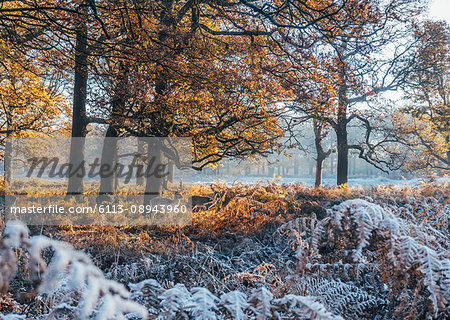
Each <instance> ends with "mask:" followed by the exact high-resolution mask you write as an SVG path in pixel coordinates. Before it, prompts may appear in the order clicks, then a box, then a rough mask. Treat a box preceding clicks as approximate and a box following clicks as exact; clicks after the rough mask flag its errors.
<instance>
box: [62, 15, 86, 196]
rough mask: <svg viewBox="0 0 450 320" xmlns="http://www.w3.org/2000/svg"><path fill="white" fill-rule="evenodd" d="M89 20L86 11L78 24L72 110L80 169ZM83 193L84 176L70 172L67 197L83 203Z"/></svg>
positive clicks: (73, 151)
mask: <svg viewBox="0 0 450 320" xmlns="http://www.w3.org/2000/svg"><path fill="white" fill-rule="evenodd" d="M87 60H88V52H87V19H86V11H84V14H83V15H82V16H81V18H80V20H79V21H78V22H77V26H76V44H75V78H74V92H73V108H72V139H71V144H70V160H69V162H70V164H71V165H72V168H78V167H79V165H80V164H82V163H83V160H84V147H85V139H84V138H85V137H86V133H87V130H86V127H87V121H86V94H87V81H88V67H87V63H88V62H87ZM82 193H83V175H82V174H81V173H80V172H78V174H77V173H76V172H74V171H72V172H70V176H69V182H68V187H67V197H70V196H72V195H75V196H76V197H77V200H79V201H81V200H82V196H81V194H82Z"/></svg>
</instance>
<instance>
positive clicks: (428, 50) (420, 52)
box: [394, 21, 450, 171]
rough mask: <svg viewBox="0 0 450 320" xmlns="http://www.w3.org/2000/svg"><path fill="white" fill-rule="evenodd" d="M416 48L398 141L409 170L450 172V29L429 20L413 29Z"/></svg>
mask: <svg viewBox="0 0 450 320" xmlns="http://www.w3.org/2000/svg"><path fill="white" fill-rule="evenodd" d="M414 38H415V46H414V48H413V51H412V52H411V54H410V56H409V60H410V61H408V63H410V64H412V65H413V70H412V72H411V73H410V74H409V76H408V78H407V82H406V83H405V86H404V88H405V91H406V99H407V103H408V106H407V107H404V108H401V109H400V110H399V112H398V113H396V117H395V122H394V123H395V125H396V128H397V130H396V133H397V138H398V139H399V141H400V142H401V143H402V144H403V145H404V146H406V148H407V157H408V159H409V161H407V169H409V170H425V169H440V170H444V171H445V170H449V169H450V106H449V101H450V81H449V80H450V41H449V40H450V29H449V26H448V24H446V23H445V22H432V21H426V22H425V23H423V24H421V25H417V26H416V27H415V29H414Z"/></svg>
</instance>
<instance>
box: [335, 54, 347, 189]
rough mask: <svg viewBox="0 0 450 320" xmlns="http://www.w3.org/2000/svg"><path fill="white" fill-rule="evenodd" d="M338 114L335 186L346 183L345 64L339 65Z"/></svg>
mask: <svg viewBox="0 0 450 320" xmlns="http://www.w3.org/2000/svg"><path fill="white" fill-rule="evenodd" d="M338 90H339V91H338V113H337V122H336V124H335V126H334V130H335V132H336V140H337V141H336V142H337V185H338V186H340V185H344V184H346V183H347V182H348V139H347V107H348V84H347V79H346V67H345V62H340V65H339V89H338Z"/></svg>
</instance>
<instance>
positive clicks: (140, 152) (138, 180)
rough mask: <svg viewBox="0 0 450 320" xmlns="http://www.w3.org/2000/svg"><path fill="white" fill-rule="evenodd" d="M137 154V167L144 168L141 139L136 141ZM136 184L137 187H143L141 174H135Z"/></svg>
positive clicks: (143, 150)
mask: <svg viewBox="0 0 450 320" xmlns="http://www.w3.org/2000/svg"><path fill="white" fill-rule="evenodd" d="M137 152H138V154H139V160H138V165H141V166H142V167H144V161H142V159H143V156H144V152H145V148H144V142H143V141H142V140H141V139H138V151H137ZM136 184H137V185H138V186H142V185H144V176H143V175H142V174H136Z"/></svg>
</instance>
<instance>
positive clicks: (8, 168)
mask: <svg viewBox="0 0 450 320" xmlns="http://www.w3.org/2000/svg"><path fill="white" fill-rule="evenodd" d="M7 118H9V117H7ZM9 123H10V120H9V119H8V120H7V127H6V131H7V133H6V143H5V159H4V162H3V166H4V167H3V172H4V178H5V182H6V186H7V185H8V184H9V183H11V174H12V157H11V153H12V144H11V137H10V135H11V133H10V131H9V130H10V129H11V126H10V124H9ZM6 186H5V190H6Z"/></svg>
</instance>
